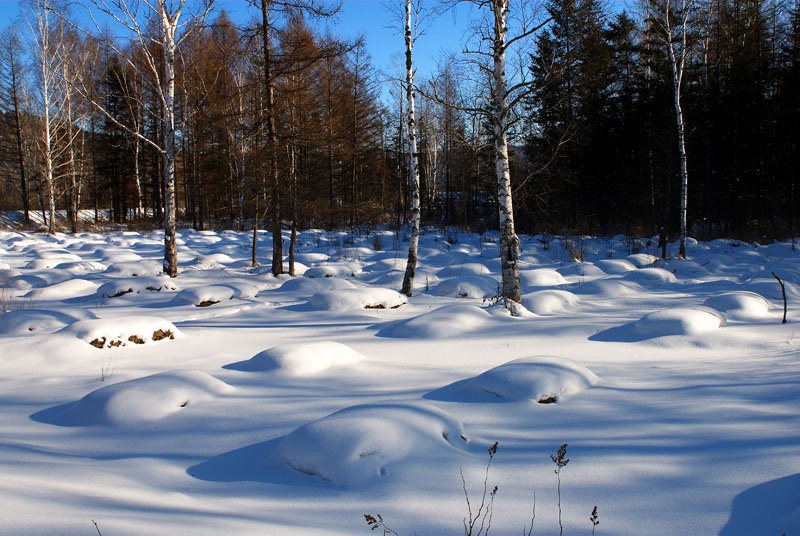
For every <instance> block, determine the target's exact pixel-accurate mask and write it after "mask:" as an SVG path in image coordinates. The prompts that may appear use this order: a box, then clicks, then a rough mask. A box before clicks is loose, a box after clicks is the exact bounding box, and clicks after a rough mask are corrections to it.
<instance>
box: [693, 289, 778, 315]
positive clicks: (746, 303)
mask: <svg viewBox="0 0 800 536" xmlns="http://www.w3.org/2000/svg"><path fill="white" fill-rule="evenodd" d="M703 305H705V306H706V307H711V308H712V309H716V310H717V311H719V312H721V313H724V315H725V318H726V319H728V320H758V319H762V318H764V317H766V316H768V315H769V302H768V301H767V300H766V299H764V297H763V296H761V295H760V294H756V293H755V292H726V293H724V294H719V295H718V296H712V297H710V298H708V299H707V300H706V301H705V302H703Z"/></svg>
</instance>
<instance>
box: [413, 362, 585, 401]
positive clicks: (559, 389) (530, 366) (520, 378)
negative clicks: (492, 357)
mask: <svg viewBox="0 0 800 536" xmlns="http://www.w3.org/2000/svg"><path fill="white" fill-rule="evenodd" d="M597 381H598V378H597V376H596V375H595V374H594V373H593V372H592V371H590V370H589V369H587V368H586V367H584V366H583V365H580V364H578V363H576V362H574V361H572V360H570V359H565V358H563V357H557V356H534V357H523V358H521V359H515V360H514V361H509V362H508V363H505V364H503V365H500V366H499V367H495V368H493V369H490V370H487V371H486V372H484V373H483V374H481V375H479V376H475V377H474V378H469V379H467V380H461V381H458V382H456V383H453V384H450V385H448V386H446V387H443V388H441V389H438V390H436V391H434V392H432V393H429V394H427V395H426V396H425V397H426V398H430V399H434V400H447V401H458V402H498V401H505V402H516V401H520V400H533V401H535V402H539V403H541V404H551V403H554V402H560V401H562V400H564V399H566V398H567V397H569V396H571V395H575V394H577V393H580V392H581V391H584V390H585V389H588V388H589V387H591V386H592V385H594V384H595V383H597ZM498 399H500V400H498Z"/></svg>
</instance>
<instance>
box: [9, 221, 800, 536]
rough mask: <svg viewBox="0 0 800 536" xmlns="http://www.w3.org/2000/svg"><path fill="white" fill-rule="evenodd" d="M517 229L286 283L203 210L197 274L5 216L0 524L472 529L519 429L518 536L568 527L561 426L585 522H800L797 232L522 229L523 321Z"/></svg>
mask: <svg viewBox="0 0 800 536" xmlns="http://www.w3.org/2000/svg"><path fill="white" fill-rule="evenodd" d="M449 234H451V235H452V233H449ZM261 238H262V240H263V244H261V245H260V247H261V252H262V255H264V256H265V257H264V262H265V263H267V264H268V257H269V256H270V255H271V252H270V250H269V247H270V246H269V244H270V243H271V238H270V236H269V234H268V233H262V235H261ZM496 243H497V237H496V236H493V235H491V234H489V235H484V236H482V237H479V236H478V235H467V234H461V235H459V237H458V242H457V243H455V244H449V243H447V242H445V239H444V238H443V237H442V236H440V235H438V234H436V233H435V232H433V231H429V232H427V233H426V234H424V235H423V237H422V239H421V248H420V256H419V258H420V261H419V266H418V269H417V277H416V281H415V283H416V291H415V293H414V296H413V297H411V298H406V297H405V296H402V295H400V294H399V293H397V292H396V291H397V289H399V288H400V283H401V282H402V277H403V269H404V267H405V256H406V249H405V248H407V244H406V243H403V242H402V241H400V240H398V239H397V238H396V237H395V236H394V235H393V234H392V233H390V232H373V233H372V234H370V235H368V236H352V235H348V234H346V233H333V232H330V233H326V232H323V231H315V230H310V231H306V232H304V233H302V234H301V235H300V236H299V245H298V255H297V260H298V263H299V264H298V274H302V275H298V276H296V277H294V278H290V277H288V276H281V277H278V278H275V277H272V276H271V275H269V273H268V270H267V269H265V268H264V267H259V268H256V269H253V268H250V267H248V262H247V261H248V259H249V252H250V234H237V233H234V232H222V233H214V232H193V231H182V232H181V233H180V240H179V261H180V263H181V269H180V275H179V276H178V277H177V278H175V279H172V280H170V279H169V278H165V277H164V276H162V275H160V274H159V273H158V272H159V267H160V264H161V262H160V261H161V256H162V252H163V243H162V235H161V234H160V233H157V232H156V233H149V234H140V233H135V232H115V233H106V234H90V233H84V234H80V235H75V236H73V235H68V234H59V235H57V236H55V237H48V236H46V235H42V234H25V233H20V232H2V233H0V279H2V280H3V281H4V289H3V292H2V295H1V296H0V298H1V299H2V302H3V303H2V305H4V306H5V307H6V308H9V309H11V312H8V313H5V314H2V315H0V401H1V402H0V403H1V404H2V406H1V407H2V411H0V475H2V476H1V477H0V512H1V513H2V515H0V533H2V534H14V535H26V536H30V535H37V534H41V535H52V534H60V535H72V534H75V535H89V534H94V533H96V532H97V530H96V529H95V526H94V525H93V524H92V521H93V520H94V521H96V522H97V527H98V528H99V530H100V531H102V534H103V535H104V536H121V535H142V534H148V535H160V534H163V535H171V536H172V535H176V534H192V535H201V534H226V535H227V534H236V535H246V534H260V535H263V534H280V535H293V534H297V535H300V534H302V535H308V534H367V533H368V532H369V527H368V526H367V524H366V523H365V521H364V514H366V513H369V514H381V515H382V516H383V519H384V521H385V522H386V524H387V525H388V526H390V527H391V528H393V529H394V530H396V531H398V532H399V533H400V534H403V535H406V534H408V535H410V534H419V535H439V534H463V526H462V519H463V518H464V516H465V515H467V504H466V501H465V497H464V492H463V490H462V477H461V474H460V471H463V477H464V481H465V486H466V489H467V491H468V494H469V497H470V500H471V505H472V508H473V512H474V510H475V509H476V508H477V505H478V503H479V502H480V498H481V494H482V490H483V481H484V477H485V474H486V473H485V471H486V466H487V462H488V460H489V456H488V452H487V451H488V449H489V448H490V447H491V445H492V444H493V443H494V442H495V441H497V442H499V448H498V450H497V454H496V455H495V456H494V459H493V460H492V463H491V468H490V472H489V476H488V480H487V482H488V485H489V488H490V489H491V488H492V487H493V486H494V485H497V486H498V491H497V494H496V496H495V500H494V503H493V516H492V519H491V532H492V533H493V534H498V535H499V534H519V533H520V532H521V531H522V530H523V526H525V525H526V524H527V525H530V520H531V509H532V506H533V505H534V496H535V507H536V510H535V516H536V517H535V522H534V527H533V534H537V535H552V534H558V533H559V526H558V502H557V478H556V475H555V474H554V469H555V467H556V466H555V464H554V463H553V461H552V460H551V458H550V456H551V455H555V454H556V452H557V450H558V448H559V446H560V445H562V444H564V443H566V444H568V447H567V458H569V460H570V461H569V464H568V465H566V466H565V467H563V468H562V469H561V473H560V479H561V508H562V519H563V524H564V533H565V534H575V535H577V534H590V533H591V530H592V525H591V523H590V521H589V515H590V513H591V511H592V507H593V506H594V505H597V507H598V513H599V521H600V524H599V525H598V526H597V527H596V528H597V533H598V534H614V535H630V536H639V535H642V534H648V535H679V534H680V535H683V534H686V535H688V534H698V535H700V534H703V535H705V534H721V535H725V536H732V535H742V536H745V535H747V536H750V535H775V536H780V535H781V534H783V533H786V534H787V536H789V535H794V534H798V533H800V329H798V327H797V326H798V325H800V324H798V321H800V313H798V305H800V254H798V252H795V251H793V249H792V246H791V243H789V242H776V243H773V244H770V245H755V244H745V243H740V242H736V241H731V240H716V241H713V242H711V243H697V242H695V241H690V243H689V245H688V259H686V260H672V261H666V262H664V261H660V260H658V259H656V258H655V257H654V256H652V254H653V253H654V248H653V247H651V246H649V245H648V242H647V241H645V240H629V239H625V238H624V237H614V238H611V239H590V238H585V239H584V240H583V241H582V244H581V245H580V246H578V247H579V248H582V249H583V252H584V254H585V260H586V262H583V263H578V262H573V261H572V260H570V254H569V253H568V252H569V251H575V250H576V244H575V243H573V244H571V245H567V244H565V243H564V240H563V239H560V238H546V237H522V256H521V278H520V279H521V282H522V292H523V297H524V302H525V306H526V310H524V311H522V314H520V315H519V316H516V317H512V316H510V315H509V314H508V313H507V311H506V310H505V309H504V308H503V307H502V305H501V304H499V303H495V301H496V294H497V291H498V275H499V261H498V259H497V256H498V254H497V245H496ZM376 249H377V251H376ZM672 249H673V251H675V250H676V248H674V247H673V248H672ZM772 272H775V273H776V274H777V275H778V276H779V277H780V278H781V279H782V280H783V281H785V285H786V294H787V297H788V303H789V322H788V323H787V324H781V318H782V315H783V300H782V296H781V289H780V286H779V284H778V282H777V280H776V279H775V278H774V277H773V276H772Z"/></svg>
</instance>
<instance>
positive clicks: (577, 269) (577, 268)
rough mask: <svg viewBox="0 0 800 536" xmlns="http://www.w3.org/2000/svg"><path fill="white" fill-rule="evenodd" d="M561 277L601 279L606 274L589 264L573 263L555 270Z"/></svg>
mask: <svg viewBox="0 0 800 536" xmlns="http://www.w3.org/2000/svg"><path fill="white" fill-rule="evenodd" d="M556 271H557V272H558V273H560V274H561V275H576V276H578V277H594V276H597V277H602V276H604V275H606V273H605V272H604V271H603V270H601V269H600V268H598V267H597V266H595V265H594V264H592V263H591V262H573V263H570V264H567V265H566V266H562V267H561V268H559V269H557V270H556Z"/></svg>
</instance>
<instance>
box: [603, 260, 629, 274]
mask: <svg viewBox="0 0 800 536" xmlns="http://www.w3.org/2000/svg"><path fill="white" fill-rule="evenodd" d="M595 266H597V267H598V268H600V269H601V270H603V271H604V272H605V273H607V274H621V273H624V272H627V271H629V270H635V269H636V265H635V264H633V263H632V262H631V261H629V260H626V259H601V260H599V261H597V262H596V263H595Z"/></svg>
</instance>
